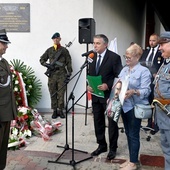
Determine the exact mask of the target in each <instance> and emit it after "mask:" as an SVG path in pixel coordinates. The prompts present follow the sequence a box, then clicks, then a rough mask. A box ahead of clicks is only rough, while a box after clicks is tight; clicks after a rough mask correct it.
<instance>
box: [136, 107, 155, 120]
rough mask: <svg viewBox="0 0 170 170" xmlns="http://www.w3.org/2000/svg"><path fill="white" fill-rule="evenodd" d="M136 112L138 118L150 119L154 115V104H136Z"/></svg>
mask: <svg viewBox="0 0 170 170" xmlns="http://www.w3.org/2000/svg"><path fill="white" fill-rule="evenodd" d="M134 112H135V117H136V118H138V119H149V118H151V117H152V106H151V105H150V104H136V105H135V107H134Z"/></svg>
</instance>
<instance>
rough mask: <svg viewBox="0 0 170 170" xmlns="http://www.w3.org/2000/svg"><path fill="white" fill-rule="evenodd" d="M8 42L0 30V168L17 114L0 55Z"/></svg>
mask: <svg viewBox="0 0 170 170" xmlns="http://www.w3.org/2000/svg"><path fill="white" fill-rule="evenodd" d="M8 43H10V41H9V40H8V37H7V36H6V31H5V29H2V30H0V170H3V169H5V166H6V159H7V150H8V139H9V131H10V124H11V120H14V119H15V117H16V114H17V109H16V101H15V98H14V93H13V86H12V75H11V72H10V68H9V64H8V62H7V61H6V60H5V59H4V58H3V57H2V55H3V54H4V53H5V52H6V49H7V48H8Z"/></svg>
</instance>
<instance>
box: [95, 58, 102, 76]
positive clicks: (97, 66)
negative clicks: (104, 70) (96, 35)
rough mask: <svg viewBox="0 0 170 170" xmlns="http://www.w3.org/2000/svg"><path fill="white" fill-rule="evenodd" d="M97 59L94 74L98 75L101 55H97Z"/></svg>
mask: <svg viewBox="0 0 170 170" xmlns="http://www.w3.org/2000/svg"><path fill="white" fill-rule="evenodd" d="M98 57H99V59H98V61H97V64H96V74H98V72H99V67H100V61H101V55H99V56H98Z"/></svg>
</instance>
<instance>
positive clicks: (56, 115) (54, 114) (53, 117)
mask: <svg viewBox="0 0 170 170" xmlns="http://www.w3.org/2000/svg"><path fill="white" fill-rule="evenodd" d="M51 117H52V119H56V118H57V117H58V113H57V110H55V111H54V112H53V114H52V116H51Z"/></svg>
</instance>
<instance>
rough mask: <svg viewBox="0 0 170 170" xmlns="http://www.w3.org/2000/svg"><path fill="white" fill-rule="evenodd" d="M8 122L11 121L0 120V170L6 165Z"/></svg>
mask: <svg viewBox="0 0 170 170" xmlns="http://www.w3.org/2000/svg"><path fill="white" fill-rule="evenodd" d="M10 123H11V122H1V128H0V170H3V169H5V166H6V159H7V150H8V139H9V131H10Z"/></svg>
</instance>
